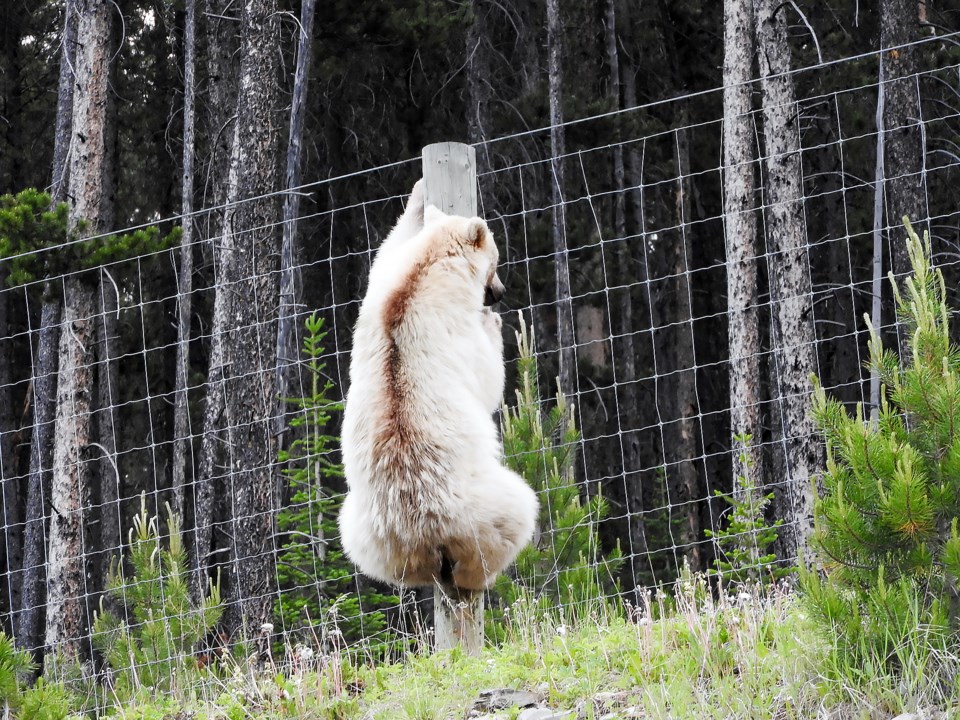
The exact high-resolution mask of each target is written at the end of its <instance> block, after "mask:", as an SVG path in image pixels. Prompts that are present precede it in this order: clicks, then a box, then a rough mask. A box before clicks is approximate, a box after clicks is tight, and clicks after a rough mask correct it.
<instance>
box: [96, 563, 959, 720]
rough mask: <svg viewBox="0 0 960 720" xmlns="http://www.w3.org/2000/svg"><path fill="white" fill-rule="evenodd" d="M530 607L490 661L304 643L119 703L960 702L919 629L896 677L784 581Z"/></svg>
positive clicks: (643, 713)
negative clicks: (378, 661)
mask: <svg viewBox="0 0 960 720" xmlns="http://www.w3.org/2000/svg"><path fill="white" fill-rule="evenodd" d="M533 608H534V605H533V604H531V603H527V602H524V601H523V600H521V601H518V603H517V604H515V605H514V606H513V607H512V608H511V612H510V613H508V614H507V620H506V625H507V627H506V628H505V634H506V641H505V642H504V643H503V644H502V645H501V646H499V647H488V648H487V649H485V650H484V652H483V653H482V655H481V656H480V657H467V656H465V655H463V654H462V653H461V652H459V651H457V650H453V651H447V652H440V653H435V654H410V655H409V656H408V657H407V658H406V659H405V660H404V661H403V662H400V663H396V664H382V665H374V664H372V663H369V662H362V661H358V660H357V659H356V658H355V657H353V656H352V655H351V654H350V653H348V652H346V651H345V650H342V651H341V650H337V649H336V648H334V650H332V651H330V652H327V653H325V654H321V653H315V652H314V651H312V650H310V649H308V648H305V647H303V646H300V647H299V648H298V649H296V650H295V651H292V652H291V653H290V659H289V660H288V661H286V662H285V663H284V664H283V669H281V668H280V667H275V668H271V669H270V670H269V671H265V670H264V669H263V668H259V669H254V668H252V667H247V666H244V665H242V664H233V665H231V666H230V667H228V668H222V669H221V671H220V672H219V674H217V675H216V676H215V675H214V674H212V673H207V675H206V679H205V680H204V681H203V682H202V683H196V684H193V685H191V686H186V687H181V688H179V689H175V690H174V691H173V692H171V693H170V694H168V695H165V696H164V697H162V698H158V697H157V694H156V693H154V692H152V691H151V689H150V688H141V690H140V691H139V692H137V694H136V695H135V696H134V697H131V698H126V699H124V700H123V701H122V702H119V703H117V705H116V706H115V707H114V708H113V709H112V710H111V711H109V712H111V713H112V714H114V715H116V716H118V717H123V718H124V719H125V720H135V719H137V718H142V719H143V720H174V719H176V720H206V719H210V720H215V719H216V720H219V719H221V718H222V719H224V720H248V719H253V718H278V719H279V718H304V719H307V720H446V719H447V718H456V719H458V720H459V718H464V717H467V716H468V712H469V711H470V709H471V707H472V706H473V703H474V701H475V700H476V699H477V698H478V696H479V694H480V693H481V691H483V690H487V689H491V688H510V689H516V690H526V691H531V692H533V693H535V694H536V695H537V696H538V697H539V698H540V699H541V702H542V703H543V704H546V705H548V706H549V707H551V708H555V709H558V710H572V711H574V714H573V715H572V716H571V718H577V719H578V720H601V719H602V720H619V719H624V720H626V719H627V718H664V719H665V718H671V719H672V718H697V719H698V720H700V719H703V718H736V719H738V720H739V719H745V720H746V719H750V718H776V719H777V720H789V719H791V718H797V719H798V720H799V719H800V718H804V719H807V718H817V717H822V718H856V719H859V718H864V719H866V718H885V719H886V718H893V717H894V716H896V715H897V714H899V713H901V712H905V711H917V710H919V711H923V712H929V711H932V710H937V711H947V713H949V714H948V715H947V716H951V715H952V714H953V713H954V712H956V711H955V710H954V708H956V707H957V704H956V702H957V698H958V697H960V692H958V688H957V683H956V677H957V672H956V669H957V667H958V666H960V659H958V658H955V657H950V656H947V655H946V654H944V653H942V652H940V653H936V652H933V651H930V650H929V647H928V646H927V645H926V644H925V643H924V642H923V636H922V632H918V636H917V637H918V639H917V642H916V643H915V644H913V646H911V647H903V648H901V651H902V657H901V658H900V660H899V661H898V663H897V664H898V666H899V667H900V671H898V672H896V673H894V672H892V671H890V670H888V669H886V668H887V667H888V665H887V664H884V663H881V662H879V661H877V662H874V663H871V662H864V663H862V664H860V665H858V666H856V667H854V666H852V665H851V664H850V663H848V662H845V661H843V660H841V659H840V656H839V655H838V654H837V653H836V652H835V649H834V648H833V647H832V646H831V644H830V643H829V642H827V641H826V640H825V639H824V637H823V635H822V633H818V632H817V631H816V628H815V627H814V625H813V621H812V619H811V618H809V617H808V616H807V615H806V614H805V612H804V609H803V607H802V604H801V603H800V602H799V601H798V599H797V597H796V596H795V595H793V594H791V593H790V592H789V591H788V590H786V589H782V588H781V589H774V590H772V591H769V592H767V593H765V594H764V593H761V592H760V591H742V592H739V593H738V594H735V595H728V594H722V595H721V596H720V597H719V598H717V597H715V596H714V595H713V594H711V593H710V592H709V591H708V590H707V588H706V585H705V583H704V582H703V581H702V580H699V579H690V580H687V581H686V582H685V583H683V584H682V585H681V586H680V587H679V588H678V591H677V594H676V598H669V597H667V596H665V595H662V594H661V595H654V596H650V597H647V598H645V599H644V601H643V602H642V603H641V605H640V606H639V607H629V606H628V607H626V608H625V609H623V610H622V611H619V612H611V611H610V610H609V609H608V608H605V607H603V606H597V607H595V608H594V610H593V611H592V612H589V613H582V614H581V616H580V617H570V616H567V617H563V618H561V617H551V616H549V615H548V616H546V617H544V616H542V615H537V616H534V615H535V614H536V613H537V611H534V610H533ZM518 714H519V709H517V708H512V709H511V708H503V709H500V710H498V711H497V714H496V715H495V716H496V717H498V718H505V719H507V720H510V719H512V718H516V717H517V715H518ZM926 717H937V716H936V715H930V714H928V715H926Z"/></svg>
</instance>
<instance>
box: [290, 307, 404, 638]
mask: <svg viewBox="0 0 960 720" xmlns="http://www.w3.org/2000/svg"><path fill="white" fill-rule="evenodd" d="M305 328H306V332H305V333H304V340H303V348H302V352H303V354H304V356H305V357H306V361H305V363H304V367H305V370H306V379H307V381H308V383H309V385H308V390H307V393H306V395H305V397H302V398H293V399H288V400H287V402H288V403H289V404H290V405H292V406H293V407H294V411H293V412H292V413H291V416H292V419H291V421H290V426H291V428H293V429H294V432H295V435H296V439H295V440H294V441H293V442H292V443H291V445H290V449H289V451H288V450H282V451H280V453H279V461H280V463H281V464H282V465H283V466H284V471H283V472H284V475H285V476H286V478H287V482H288V489H289V492H290V501H289V503H287V505H286V507H284V508H283V509H282V510H280V512H279V513H278V515H277V525H278V527H279V529H280V534H281V538H282V540H281V549H280V552H279V555H278V557H277V578H278V581H279V585H280V596H279V598H278V599H277V601H276V603H275V606H274V613H275V614H276V615H277V616H278V617H279V619H280V621H281V623H282V626H283V627H284V628H285V629H286V630H297V629H300V628H304V627H310V626H320V627H321V628H322V627H325V626H326V627H329V626H335V627H336V628H337V629H338V630H339V631H340V633H342V635H343V637H344V639H345V640H346V641H347V642H355V641H359V640H361V639H363V640H366V641H367V642H368V643H371V644H372V645H373V647H374V649H375V650H377V651H384V650H387V649H389V646H390V644H391V643H392V641H393V640H395V638H394V637H393V635H392V634H391V633H389V632H388V631H387V619H386V615H385V613H384V610H385V609H387V608H389V607H394V606H396V605H397V604H398V603H399V600H398V598H396V597H395V596H392V595H385V594H383V593H380V592H378V591H377V590H375V589H373V588H368V587H358V584H357V583H358V581H357V576H356V573H355V571H354V568H353V565H352V563H350V561H349V560H347V558H346V556H345V555H344V552H343V548H342V547H341V546H340V542H339V531H338V529H337V515H338V514H339V512H340V506H341V504H342V502H343V495H342V494H340V493H338V492H336V491H335V489H334V488H333V487H331V483H330V480H332V479H335V478H340V477H343V466H342V465H341V464H340V463H338V462H335V461H334V460H333V459H332V454H333V450H334V446H335V444H336V438H334V437H333V436H331V435H328V434H327V430H326V428H327V425H328V424H329V423H330V420H331V417H332V415H333V413H336V412H339V411H340V410H342V409H343V404H342V403H340V402H337V401H336V400H332V399H331V398H330V391H331V390H332V389H333V382H331V381H330V380H329V379H327V376H326V374H325V372H324V370H325V367H326V364H325V363H324V362H323V361H322V360H321V357H322V356H323V353H324V347H323V340H324V338H325V337H326V332H325V331H324V330H323V318H320V317H317V315H316V314H312V315H311V316H310V317H308V318H307V319H306V321H305Z"/></svg>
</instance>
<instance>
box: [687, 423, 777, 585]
mask: <svg viewBox="0 0 960 720" xmlns="http://www.w3.org/2000/svg"><path fill="white" fill-rule="evenodd" d="M752 439H753V438H752V437H751V436H750V435H738V436H737V437H736V438H734V440H735V442H736V444H737V446H738V447H739V448H740V462H741V463H742V464H743V466H744V467H745V468H746V469H747V472H746V473H745V474H743V475H741V476H739V477H738V478H737V479H736V488H735V490H734V492H733V494H732V495H724V494H723V493H721V492H720V491H719V490H718V491H716V492H715V493H714V494H715V495H716V496H717V497H719V498H723V500H725V501H726V502H727V504H729V505H730V508H729V510H728V513H727V515H726V523H725V525H724V527H723V528H722V529H720V530H717V531H716V532H714V531H713V530H704V533H705V534H706V536H707V537H708V538H712V539H713V540H715V541H716V543H717V546H718V548H719V550H720V555H719V556H718V557H717V558H716V559H715V560H714V565H715V570H714V571H713V572H715V573H716V574H717V575H719V576H720V577H722V578H723V580H724V581H725V582H728V583H733V584H736V585H742V584H744V583H760V584H762V585H768V584H769V583H771V582H775V581H777V580H779V579H780V578H782V577H785V576H786V575H788V574H789V573H790V572H791V568H787V567H781V566H778V565H777V564H776V562H777V556H776V554H774V553H773V552H771V551H770V550H771V548H772V547H773V544H774V543H775V542H776V541H777V537H778V533H777V528H779V527H780V526H781V525H783V520H782V519H780V520H776V521H774V523H773V524H772V525H771V524H769V523H768V522H767V520H766V517H765V516H766V511H767V506H768V505H769V504H770V501H771V500H773V493H772V492H770V493H767V494H763V493H762V492H761V491H760V488H758V487H757V485H756V483H755V482H754V473H753V472H751V471H750V469H751V468H752V467H753V460H752V456H751V452H750V443H751V441H752Z"/></svg>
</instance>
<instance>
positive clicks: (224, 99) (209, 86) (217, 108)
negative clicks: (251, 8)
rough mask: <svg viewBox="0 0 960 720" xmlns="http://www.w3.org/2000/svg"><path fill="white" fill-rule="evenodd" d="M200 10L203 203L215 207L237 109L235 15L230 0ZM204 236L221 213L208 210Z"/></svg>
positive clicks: (216, 227) (222, 192) (209, 0)
mask: <svg viewBox="0 0 960 720" xmlns="http://www.w3.org/2000/svg"><path fill="white" fill-rule="evenodd" d="M204 7H205V8H206V11H205V12H204V13H203V19H204V23H205V24H204V28H205V33H204V35H205V39H206V43H205V46H206V63H205V65H206V76H207V83H206V103H204V105H205V107H206V113H205V115H204V119H205V124H206V128H205V131H204V134H205V136H206V137H207V139H208V142H209V144H210V157H209V159H208V163H209V167H207V168H206V177H207V178H209V183H210V184H209V185H205V186H204V192H203V196H204V205H206V206H210V205H213V206H216V207H219V206H221V205H223V203H224V201H225V200H226V196H227V175H228V173H229V168H230V154H231V146H232V143H233V132H232V129H230V127H229V126H230V123H232V122H233V117H234V114H235V113H236V111H237V57H238V51H239V44H240V41H239V34H238V29H239V25H240V23H239V18H238V17H237V11H236V7H235V5H234V3H233V1H232V0H206V1H205V2H204ZM207 218H208V227H207V228H206V235H207V237H214V236H217V235H219V234H220V230H221V228H220V225H221V221H222V213H219V212H214V213H208V215H207Z"/></svg>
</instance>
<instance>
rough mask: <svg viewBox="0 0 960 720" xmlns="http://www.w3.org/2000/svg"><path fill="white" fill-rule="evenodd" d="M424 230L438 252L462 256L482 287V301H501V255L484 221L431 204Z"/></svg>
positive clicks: (488, 304)
mask: <svg viewBox="0 0 960 720" xmlns="http://www.w3.org/2000/svg"><path fill="white" fill-rule="evenodd" d="M424 229H425V230H427V231H428V234H429V235H430V237H431V238H432V243H431V244H432V245H433V246H434V250H435V251H436V252H438V254H440V255H442V254H446V255H448V256H455V257H457V258H458V259H460V258H462V259H463V260H464V261H465V266H466V268H467V269H468V272H469V274H470V276H471V278H472V279H473V280H474V281H476V282H477V283H479V284H482V287H483V304H484V306H487V307H489V306H490V305H493V304H495V303H497V302H499V301H500V299H501V298H502V297H503V294H504V292H505V288H504V286H503V283H502V282H501V281H500V277H499V276H498V275H497V261H498V260H499V257H500V254H499V252H498V251H497V245H496V243H495V242H494V241H493V233H491V232H490V228H488V227H487V223H486V222H485V221H484V220H482V219H481V218H478V217H472V218H466V217H461V216H459V215H447V214H446V213H444V212H443V211H441V210H439V209H437V208H436V207H435V206H433V205H428V206H427V207H426V209H425V211H424Z"/></svg>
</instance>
